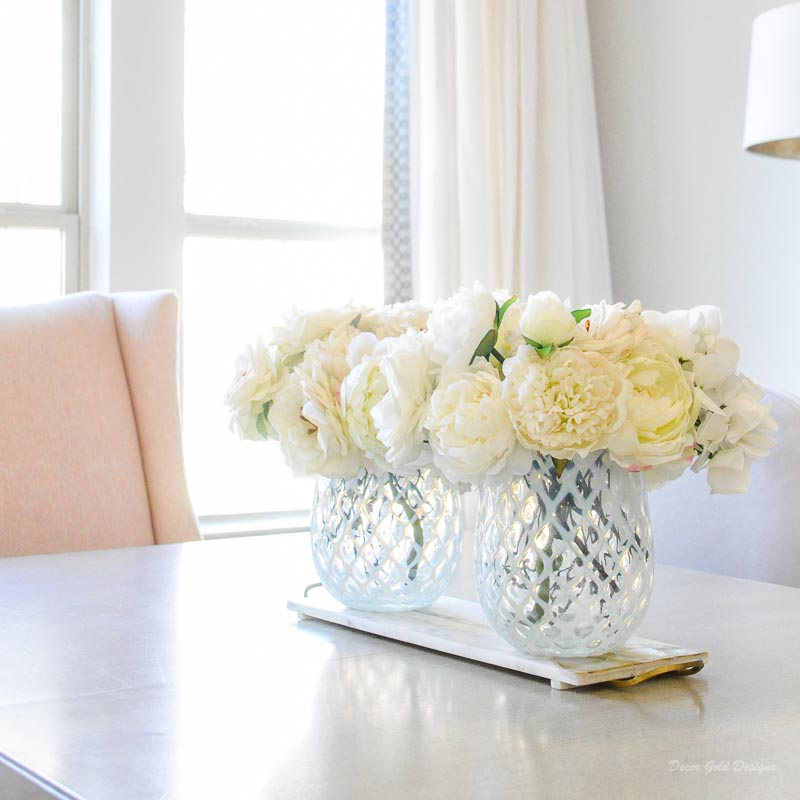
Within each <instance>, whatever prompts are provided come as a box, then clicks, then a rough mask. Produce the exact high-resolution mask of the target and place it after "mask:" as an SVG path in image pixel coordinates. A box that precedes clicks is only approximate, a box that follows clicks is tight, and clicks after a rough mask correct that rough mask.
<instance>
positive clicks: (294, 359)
mask: <svg viewBox="0 0 800 800" xmlns="http://www.w3.org/2000/svg"><path fill="white" fill-rule="evenodd" d="M305 354H306V352H305V350H303V351H301V352H299V353H294V354H293V355H291V356H287V357H286V361H284V362H283V366H284V367H286V369H293V368H294V367H296V366H297V365H298V364H299V363H300V362H301V361H302V360H303V358H304V357H305Z"/></svg>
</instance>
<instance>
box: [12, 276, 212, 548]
mask: <svg viewBox="0 0 800 800" xmlns="http://www.w3.org/2000/svg"><path fill="white" fill-rule="evenodd" d="M177 319H178V298H177V296H176V295H175V294H174V293H171V292H142V293H139V292H134V293H126V294H115V295H105V294H97V293H91V292H87V293H81V294H75V295H69V296H67V297H64V298H62V299H60V300H56V301H54V302H52V303H43V304H40V305H33V306H20V307H8V308H0V556H9V555H27V554H34V553H51V552H62V551H70V550H93V549H99V548H106V547H129V546H137V545H146V544H163V543H168V542H182V541H188V540H191V539H197V538H199V533H198V528H197V520H196V518H195V515H194V512H193V511H192V506H191V502H190V500H189V494H188V491H187V488H186V479H185V473H184V467H183V456H182V450H181V433H180V417H179V411H178V392H177V376H176V363H177V362H176V350H177Z"/></svg>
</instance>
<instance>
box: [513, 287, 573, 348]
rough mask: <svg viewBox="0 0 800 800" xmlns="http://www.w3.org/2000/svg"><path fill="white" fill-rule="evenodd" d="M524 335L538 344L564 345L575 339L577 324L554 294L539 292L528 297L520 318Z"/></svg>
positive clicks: (544, 345) (545, 345)
mask: <svg viewBox="0 0 800 800" xmlns="http://www.w3.org/2000/svg"><path fill="white" fill-rule="evenodd" d="M519 327H520V330H521V331H522V333H523V334H524V335H525V336H526V337H527V338H528V339H530V340H532V341H534V342H536V343H537V344H540V345H542V346H543V347H547V346H548V345H551V344H552V345H562V344H565V343H567V342H569V341H570V339H573V338H574V337H575V333H576V330H577V323H576V322H575V318H574V317H573V316H572V314H571V313H570V311H569V309H568V308H567V307H566V306H565V305H564V303H562V302H561V300H560V299H559V298H558V296H557V295H555V294H553V292H538V293H537V294H532V295H529V296H528V302H527V303H526V304H525V310H524V311H523V312H522V316H521V317H520V321H519Z"/></svg>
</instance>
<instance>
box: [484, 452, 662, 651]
mask: <svg viewBox="0 0 800 800" xmlns="http://www.w3.org/2000/svg"><path fill="white" fill-rule="evenodd" d="M559 467H563V470H562V471H560V472H559ZM475 569H476V581H477V587H478V595H479V597H480V601H481V605H482V606H483V610H484V612H485V613H486V616H487V618H488V620H489V623H490V624H491V626H492V627H493V628H494V629H495V630H496V631H497V633H499V634H500V635H501V636H502V637H503V638H504V639H506V641H508V642H510V643H511V644H513V645H514V646H515V647H516V648H518V649H519V650H522V651H524V652H527V653H531V654H534V655H548V656H589V655H599V654H601V653H606V652H609V651H611V650H613V649H614V648H616V647H619V646H620V645H622V644H623V643H624V642H625V641H626V640H627V639H628V637H630V636H631V634H632V633H633V632H634V631H635V630H636V628H637V627H638V626H639V624H640V623H641V621H642V619H643V618H644V615H645V612H646V611H647V606H648V604H649V602H650V595H651V594H652V588H653V541H652V532H651V528H650V515H649V511H648V507H647V492H646V489H645V485H644V480H643V478H642V475H641V474H637V473H632V472H628V471H626V470H624V469H622V468H621V467H619V466H617V465H616V464H614V463H613V462H612V461H611V459H610V458H609V456H608V453H607V452H606V451H603V452H600V453H593V454H591V455H590V456H588V457H586V458H581V459H576V460H575V461H570V462H566V465H564V462H563V461H561V462H556V461H554V460H553V459H552V458H550V457H549V456H537V457H536V458H535V459H534V460H533V465H532V469H531V471H530V472H529V473H528V474H527V475H525V476H523V477H519V478H515V479H513V480H512V481H510V482H509V483H506V484H504V485H501V486H498V487H494V488H492V487H488V488H484V489H482V491H481V495H480V504H479V508H478V520H477V526H476V535H475Z"/></svg>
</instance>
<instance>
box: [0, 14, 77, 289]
mask: <svg viewBox="0 0 800 800" xmlns="http://www.w3.org/2000/svg"><path fill="white" fill-rule="evenodd" d="M77 27H78V18H77V0H26V1H25V2H19V0H0V304H2V305H14V304H17V303H26V302H36V301H39V300H47V299H51V298H53V297H57V296H58V295H60V294H63V293H64V292H66V291H74V290H76V289H77V286H78V215H77V162H78V159H77V152H78V146H77V87H78V46H77Z"/></svg>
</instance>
